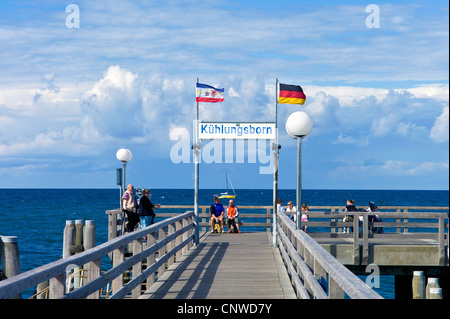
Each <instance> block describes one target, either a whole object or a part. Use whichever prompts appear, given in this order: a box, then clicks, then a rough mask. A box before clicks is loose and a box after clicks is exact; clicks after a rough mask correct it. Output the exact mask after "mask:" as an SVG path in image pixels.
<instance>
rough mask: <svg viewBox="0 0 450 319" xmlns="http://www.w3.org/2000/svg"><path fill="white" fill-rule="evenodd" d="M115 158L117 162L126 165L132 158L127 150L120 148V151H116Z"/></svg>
mask: <svg viewBox="0 0 450 319" xmlns="http://www.w3.org/2000/svg"><path fill="white" fill-rule="evenodd" d="M116 157H117V159H118V160H119V161H121V162H124V163H127V162H129V161H131V159H132V158H133V154H132V153H131V151H130V150H129V149H126V148H121V149H120V150H118V151H117V153H116Z"/></svg>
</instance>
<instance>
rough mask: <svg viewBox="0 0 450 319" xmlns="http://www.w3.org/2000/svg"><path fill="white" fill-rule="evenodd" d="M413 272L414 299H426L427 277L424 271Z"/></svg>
mask: <svg viewBox="0 0 450 319" xmlns="http://www.w3.org/2000/svg"><path fill="white" fill-rule="evenodd" d="M413 274H414V275H413V280H412V291H413V299H425V277H424V275H423V271H414V273H413Z"/></svg>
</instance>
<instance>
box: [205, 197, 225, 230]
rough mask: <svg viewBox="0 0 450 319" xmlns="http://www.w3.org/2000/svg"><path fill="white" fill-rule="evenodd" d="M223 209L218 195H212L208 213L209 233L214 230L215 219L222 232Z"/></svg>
mask: <svg viewBox="0 0 450 319" xmlns="http://www.w3.org/2000/svg"><path fill="white" fill-rule="evenodd" d="M224 212H225V210H224V208H223V205H222V204H221V203H220V199H219V197H214V204H213V205H211V206H210V207H209V213H210V214H211V233H213V232H214V224H215V223H216V221H217V222H218V223H219V225H220V228H221V230H222V233H223V214H224Z"/></svg>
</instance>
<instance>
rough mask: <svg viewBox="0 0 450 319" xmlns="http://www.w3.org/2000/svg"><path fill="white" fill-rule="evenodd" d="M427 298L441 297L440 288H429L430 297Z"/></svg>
mask: <svg viewBox="0 0 450 319" xmlns="http://www.w3.org/2000/svg"><path fill="white" fill-rule="evenodd" d="M428 299H443V298H442V288H430V297H429V298H428Z"/></svg>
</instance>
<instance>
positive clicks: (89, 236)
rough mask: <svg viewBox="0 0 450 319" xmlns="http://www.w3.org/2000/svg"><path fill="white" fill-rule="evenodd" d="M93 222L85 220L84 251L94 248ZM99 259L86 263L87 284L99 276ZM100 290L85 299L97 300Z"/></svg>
mask: <svg viewBox="0 0 450 319" xmlns="http://www.w3.org/2000/svg"><path fill="white" fill-rule="evenodd" d="M95 239H96V234H95V221H93V220H87V221H86V224H85V225H84V230H83V246H84V250H88V249H91V248H93V247H95ZM101 263H102V262H101V258H99V259H96V260H94V261H91V262H89V263H87V264H86V265H85V266H84V267H85V269H86V270H87V280H86V281H87V283H89V282H91V281H93V280H95V279H97V278H98V277H99V276H100V268H101ZM99 298H100V290H98V291H96V292H94V293H92V294H90V295H89V296H87V299H99Z"/></svg>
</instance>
